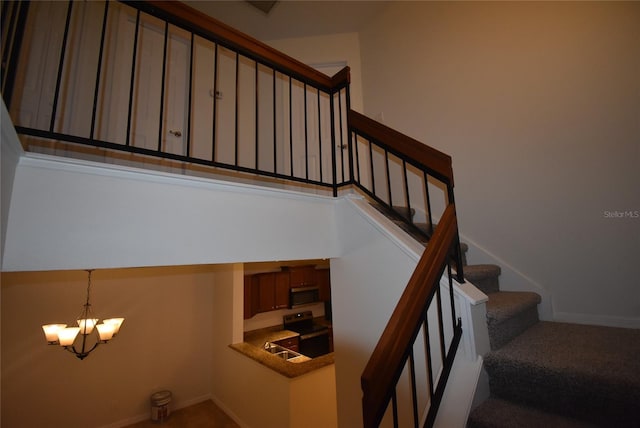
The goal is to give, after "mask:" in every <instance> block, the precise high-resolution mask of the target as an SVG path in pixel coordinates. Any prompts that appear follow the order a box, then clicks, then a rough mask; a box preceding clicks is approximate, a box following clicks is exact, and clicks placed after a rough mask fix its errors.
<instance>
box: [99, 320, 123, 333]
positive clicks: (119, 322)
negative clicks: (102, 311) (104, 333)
mask: <svg viewBox="0 0 640 428" xmlns="http://www.w3.org/2000/svg"><path fill="white" fill-rule="evenodd" d="M103 322H104V323H105V324H112V325H113V326H114V328H113V335H114V336H115V335H116V334H118V331H120V326H121V325H122V323H123V322H124V318H109V319H106V320H104V321H103Z"/></svg>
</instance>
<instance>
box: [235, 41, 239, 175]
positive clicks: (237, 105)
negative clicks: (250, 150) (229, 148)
mask: <svg viewBox="0 0 640 428" xmlns="http://www.w3.org/2000/svg"><path fill="white" fill-rule="evenodd" d="M239 79H240V57H239V55H238V52H236V100H235V101H236V109H235V134H236V135H235V155H234V165H235V166H238V131H239V128H238V112H239V110H238V109H239V104H240V102H239V97H240V80H239Z"/></svg>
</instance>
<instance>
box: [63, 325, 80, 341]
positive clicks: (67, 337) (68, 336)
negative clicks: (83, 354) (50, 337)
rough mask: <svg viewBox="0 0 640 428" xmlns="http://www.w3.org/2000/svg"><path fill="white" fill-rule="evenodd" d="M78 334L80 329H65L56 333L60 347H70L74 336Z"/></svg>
mask: <svg viewBox="0 0 640 428" xmlns="http://www.w3.org/2000/svg"><path fill="white" fill-rule="evenodd" d="M79 332H80V327H67V328H63V329H61V330H59V331H58V340H59V341H60V346H71V345H73V341H74V340H76V336H77V335H78V333H79Z"/></svg>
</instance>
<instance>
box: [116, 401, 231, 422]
mask: <svg viewBox="0 0 640 428" xmlns="http://www.w3.org/2000/svg"><path fill="white" fill-rule="evenodd" d="M152 427H153V428H158V427H171V428H240V425H238V424H237V423H235V422H234V421H233V419H231V418H230V417H229V416H227V415H226V414H225V413H224V412H223V411H222V410H221V409H220V408H219V407H218V406H216V405H215V403H214V402H213V401H211V400H208V401H203V402H202V403H198V404H194V405H193V406H189V407H185V408H182V409H179V410H175V411H173V412H172V413H171V414H170V415H169V417H168V418H167V420H166V421H164V422H163V423H158V422H152V421H151V420H148V421H143V422H138V423H137V424H133V425H129V426H128V427H126V428H152Z"/></svg>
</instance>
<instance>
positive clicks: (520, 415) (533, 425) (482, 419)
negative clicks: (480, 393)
mask: <svg viewBox="0 0 640 428" xmlns="http://www.w3.org/2000/svg"><path fill="white" fill-rule="evenodd" d="M467 428H597V425H593V424H591V423H588V422H583V421H579V420H576V419H573V418H566V417H563V416H560V415H556V414H553V413H547V412H543V411H541V410H538V409H535V408H532V407H528V406H523V405H519V404H516V403H513V402H511V401H507V400H501V399H499V398H489V399H487V400H485V401H484V402H482V404H480V405H479V406H478V407H476V408H475V409H474V410H473V411H472V412H471V414H470V416H469V421H468V423H467Z"/></svg>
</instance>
